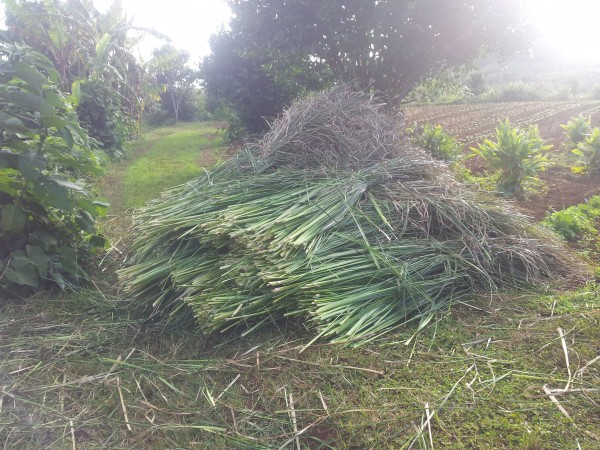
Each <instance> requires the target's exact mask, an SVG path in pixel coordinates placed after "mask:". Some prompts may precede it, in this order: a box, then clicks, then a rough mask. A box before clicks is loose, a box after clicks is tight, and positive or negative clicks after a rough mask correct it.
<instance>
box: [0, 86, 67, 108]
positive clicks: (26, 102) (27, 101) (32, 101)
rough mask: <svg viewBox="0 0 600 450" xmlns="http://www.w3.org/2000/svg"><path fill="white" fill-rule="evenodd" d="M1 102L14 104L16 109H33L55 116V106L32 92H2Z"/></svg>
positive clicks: (0, 93) (0, 95)
mask: <svg viewBox="0 0 600 450" xmlns="http://www.w3.org/2000/svg"><path fill="white" fill-rule="evenodd" d="M0 102H2V103H12V104H14V105H15V106H16V107H22V108H26V109H31V110H33V111H37V112H39V113H42V114H53V113H54V111H55V108H54V106H53V105H52V104H51V103H49V102H47V101H46V100H44V99H43V98H42V97H40V96H39V95H34V94H32V93H31V92H6V91H5V92H2V91H0Z"/></svg>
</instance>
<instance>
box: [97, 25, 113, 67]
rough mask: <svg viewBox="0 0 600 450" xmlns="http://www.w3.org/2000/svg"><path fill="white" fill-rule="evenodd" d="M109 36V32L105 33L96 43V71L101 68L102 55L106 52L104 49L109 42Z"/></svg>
mask: <svg viewBox="0 0 600 450" xmlns="http://www.w3.org/2000/svg"><path fill="white" fill-rule="evenodd" d="M110 38H111V35H110V34H109V33H105V34H104V36H102V37H101V38H100V40H99V41H98V43H97V44H96V71H99V70H100V69H101V68H102V65H103V62H104V55H105V54H106V49H107V47H108V43H109V42H110Z"/></svg>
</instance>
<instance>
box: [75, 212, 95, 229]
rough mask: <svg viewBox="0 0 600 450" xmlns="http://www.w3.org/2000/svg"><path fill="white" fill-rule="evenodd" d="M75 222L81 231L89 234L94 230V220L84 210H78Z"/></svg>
mask: <svg viewBox="0 0 600 450" xmlns="http://www.w3.org/2000/svg"><path fill="white" fill-rule="evenodd" d="M77 224H78V225H79V226H80V227H81V229H82V230H83V231H86V232H88V233H90V234H92V233H95V232H96V224H95V222H94V217H93V216H92V215H91V214H90V213H89V212H87V211H85V210H83V209H82V210H80V211H79V216H78V217H77Z"/></svg>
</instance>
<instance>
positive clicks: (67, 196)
mask: <svg viewBox="0 0 600 450" xmlns="http://www.w3.org/2000/svg"><path fill="white" fill-rule="evenodd" d="M0 54H1V64H2V71H1V77H2V83H1V84H0V110H1V112H0V128H1V130H0V133H1V135H0V140H1V143H2V150H1V151H0V243H1V245H0V288H6V287H7V286H8V287H10V286H13V287H14V285H22V286H29V287H31V288H38V287H41V286H42V285H45V284H48V283H50V282H52V283H55V284H56V285H58V286H59V287H61V288H63V289H64V288H65V287H67V286H69V285H77V284H79V282H80V280H81V279H82V278H84V277H85V273H84V272H83V270H82V269H81V266H80V264H81V262H82V261H83V257H84V254H85V251H86V250H92V249H95V248H98V247H100V248H102V247H104V246H105V244H106V240H105V239H104V238H103V237H102V236H100V235H98V234H97V230H96V226H95V223H94V219H95V217H97V216H98V215H102V214H104V213H105V211H106V207H107V205H106V204H105V203H102V202H99V201H97V200H94V199H93V198H92V197H91V196H90V194H89V193H88V192H87V190H86V188H85V185H84V182H83V181H82V180H81V178H82V177H87V176H90V175H92V174H98V173H99V172H100V164H99V159H98V156H97V155H96V154H95V153H94V152H93V151H92V150H91V149H90V145H89V140H88V136H87V134H86V132H85V131H84V130H83V129H82V128H81V127H80V126H79V124H78V122H77V118H76V115H75V111H74V109H73V106H72V105H71V103H70V102H69V101H68V99H67V98H65V96H64V95H63V94H62V93H61V92H60V91H59V90H58V89H57V87H56V83H57V82H58V80H59V75H58V73H57V72H56V70H55V69H54V68H53V66H52V63H51V62H50V61H49V60H48V59H47V58H45V57H44V56H42V55H41V54H39V53H36V52H33V51H31V49H29V48H28V47H25V46H21V45H18V44H8V43H4V42H2V44H1V46H0Z"/></svg>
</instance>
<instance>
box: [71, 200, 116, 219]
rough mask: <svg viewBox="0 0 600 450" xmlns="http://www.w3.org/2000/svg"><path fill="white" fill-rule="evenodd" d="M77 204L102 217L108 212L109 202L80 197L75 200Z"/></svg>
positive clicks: (93, 214)
mask: <svg viewBox="0 0 600 450" xmlns="http://www.w3.org/2000/svg"><path fill="white" fill-rule="evenodd" d="M77 204H78V206H79V207H80V208H81V209H83V210H85V211H87V212H88V213H90V214H91V215H92V216H96V217H104V216H106V213H107V212H108V207H109V204H108V203H106V202H103V201H99V200H88V199H85V198H82V199H80V200H78V201H77Z"/></svg>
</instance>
